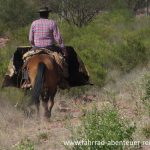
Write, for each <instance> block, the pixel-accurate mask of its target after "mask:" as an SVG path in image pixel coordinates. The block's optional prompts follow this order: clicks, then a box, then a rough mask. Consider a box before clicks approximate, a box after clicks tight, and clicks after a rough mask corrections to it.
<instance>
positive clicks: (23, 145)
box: [16, 139, 34, 150]
mask: <svg viewBox="0 0 150 150" xmlns="http://www.w3.org/2000/svg"><path fill="white" fill-rule="evenodd" d="M16 150H34V146H33V142H32V141H31V140H29V139H25V140H22V141H21V142H20V143H19V145H17V147H16Z"/></svg>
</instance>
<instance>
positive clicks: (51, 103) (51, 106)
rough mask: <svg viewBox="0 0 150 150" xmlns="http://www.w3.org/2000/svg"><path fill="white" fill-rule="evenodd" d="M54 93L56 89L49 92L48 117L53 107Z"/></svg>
mask: <svg viewBox="0 0 150 150" xmlns="http://www.w3.org/2000/svg"><path fill="white" fill-rule="evenodd" d="M56 91H57V89H54V90H53V91H51V93H50V100H49V105H48V111H49V113H50V116H51V111H52V108H53V106H54V97H55V94H56Z"/></svg>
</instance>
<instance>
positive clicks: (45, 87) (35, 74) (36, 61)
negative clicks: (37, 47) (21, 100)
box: [27, 54, 61, 118]
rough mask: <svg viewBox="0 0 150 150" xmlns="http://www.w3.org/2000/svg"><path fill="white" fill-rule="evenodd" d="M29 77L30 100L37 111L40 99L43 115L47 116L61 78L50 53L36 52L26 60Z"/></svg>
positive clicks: (49, 114) (49, 113)
mask: <svg viewBox="0 0 150 150" xmlns="http://www.w3.org/2000/svg"><path fill="white" fill-rule="evenodd" d="M27 69H28V73H29V78H30V81H31V85H32V88H33V92H32V100H33V101H34V103H35V104H36V107H37V111H38V112H39V105H40V100H39V97H40V96H41V98H42V104H43V107H44V110H45V112H44V116H45V117H47V118H49V117H50V116H51V110H52V107H53V105H54V96H55V94H56V91H57V86H58V84H59V82H60V80H61V75H60V73H59V69H60V68H59V66H58V64H57V63H56V61H55V58H54V57H53V56H52V55H48V54H38V55H34V56H32V57H31V58H30V59H29V60H28V62H27Z"/></svg>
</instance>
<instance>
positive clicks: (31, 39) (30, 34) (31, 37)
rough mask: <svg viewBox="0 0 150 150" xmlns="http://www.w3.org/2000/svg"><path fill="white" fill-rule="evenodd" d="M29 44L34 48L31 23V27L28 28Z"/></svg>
mask: <svg viewBox="0 0 150 150" xmlns="http://www.w3.org/2000/svg"><path fill="white" fill-rule="evenodd" d="M29 42H30V44H31V45H32V46H34V32H33V23H32V25H31V28H30V32H29Z"/></svg>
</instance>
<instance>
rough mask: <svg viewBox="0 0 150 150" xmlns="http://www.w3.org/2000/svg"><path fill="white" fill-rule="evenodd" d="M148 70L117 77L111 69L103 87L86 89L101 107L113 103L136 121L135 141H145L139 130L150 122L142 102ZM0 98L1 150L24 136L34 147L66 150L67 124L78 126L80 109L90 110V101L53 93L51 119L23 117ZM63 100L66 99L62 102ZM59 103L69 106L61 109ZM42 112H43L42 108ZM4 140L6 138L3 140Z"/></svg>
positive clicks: (149, 66)
mask: <svg viewBox="0 0 150 150" xmlns="http://www.w3.org/2000/svg"><path fill="white" fill-rule="evenodd" d="M149 73H150V65H148V66H147V67H143V68H136V69H134V70H133V71H132V72H130V73H129V74H127V75H125V76H120V77H118V76H116V73H115V72H113V73H112V74H111V76H116V81H115V80H113V82H112V83H109V84H108V85H106V86H105V87H104V88H102V89H100V90H99V89H95V88H93V89H92V90H91V91H89V92H88V94H89V95H92V94H94V95H95V96H96V97H95V98H94V102H96V105H97V106H98V107H99V109H101V108H102V107H103V105H109V104H113V105H115V107H118V108H119V112H120V115H121V116H122V117H125V118H128V119H130V120H131V122H132V121H133V120H134V121H135V122H136V124H137V128H138V132H137V133H136V134H135V140H136V139H137V140H139V138H140V139H141V140H146V139H145V137H144V135H142V133H141V129H142V128H143V127H144V126H145V124H150V118H149V116H147V114H146V113H145V108H144V106H143V104H142V103H141V97H142V96H143V93H144V89H143V87H142V86H141V85H142V84H143V78H144V76H145V75H147V74H149ZM0 99H3V101H2V100H1V101H0V150H1V149H2V150H3V149H8V150H11V149H14V147H15V146H16V145H18V144H19V142H20V141H21V140H24V139H26V138H28V139H30V140H31V141H33V142H34V145H35V150H66V148H65V146H64V145H63V142H64V141H66V140H69V139H70V136H71V131H70V130H69V129H68V127H70V125H71V126H72V127H73V128H74V127H76V126H78V125H80V123H81V122H80V118H81V117H82V116H83V115H84V114H83V113H82V110H83V109H87V110H89V109H91V108H92V105H93V102H91V101H90V102H88V103H85V98H84V101H82V103H79V104H75V103H74V101H73V99H70V98H67V97H64V96H60V95H59V94H57V95H56V98H55V105H54V109H53V111H52V118H51V121H50V122H45V121H43V119H40V120H38V121H37V120H36V119H35V118H26V117H25V115H24V114H23V113H22V112H20V111H17V110H16V108H15V107H14V106H12V105H10V104H9V103H7V102H5V101H4V97H1V98H0ZM63 102H66V103H65V104H63ZM60 104H61V105H64V106H65V105H66V107H68V108H67V109H66V110H64V108H63V109H62V110H61V108H60ZM41 112H42V111H41ZM6 139H7V140H6ZM149 149H150V147H149V146H143V149H141V150H149Z"/></svg>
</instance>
